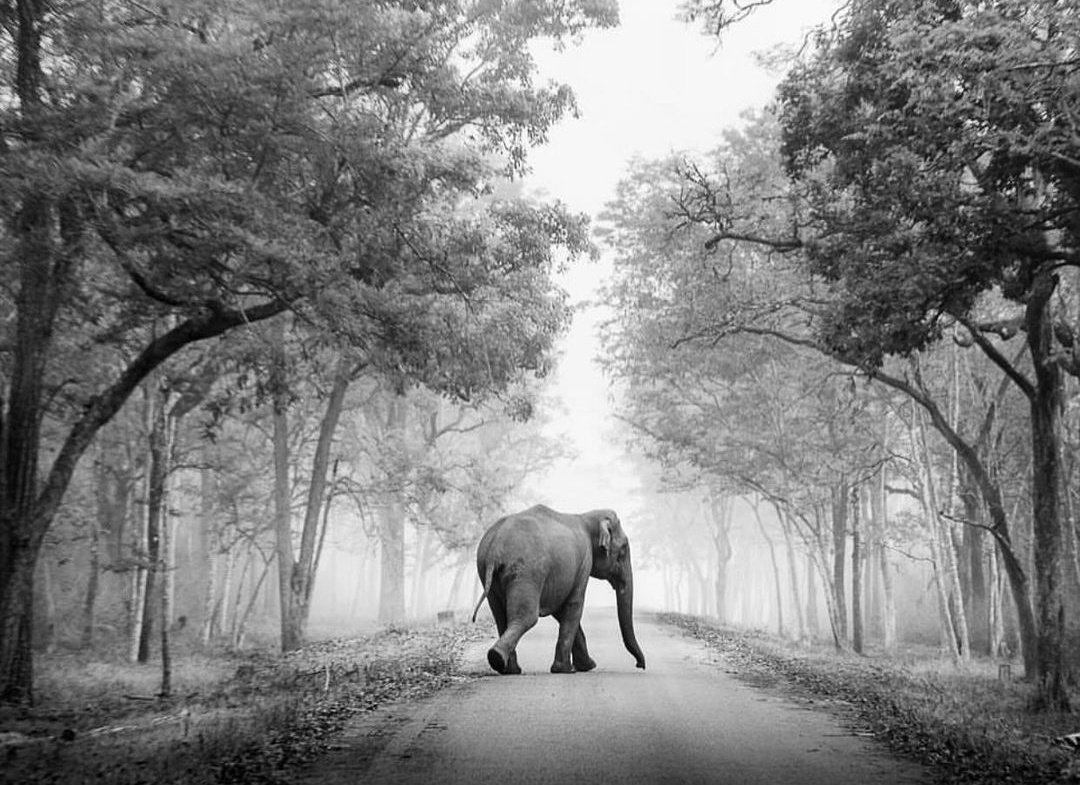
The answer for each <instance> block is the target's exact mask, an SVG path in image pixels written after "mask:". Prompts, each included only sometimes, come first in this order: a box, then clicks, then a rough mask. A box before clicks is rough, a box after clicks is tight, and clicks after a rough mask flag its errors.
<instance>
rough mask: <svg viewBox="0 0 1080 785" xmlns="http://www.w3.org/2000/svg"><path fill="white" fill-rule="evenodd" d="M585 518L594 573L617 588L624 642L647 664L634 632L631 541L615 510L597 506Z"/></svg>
mask: <svg viewBox="0 0 1080 785" xmlns="http://www.w3.org/2000/svg"><path fill="white" fill-rule="evenodd" d="M586 518H587V520H588V527H587V528H588V529H589V533H590V537H591V538H592V549H593V566H592V572H591V575H592V577H594V578H600V579H601V580H605V581H607V582H608V583H610V584H611V586H612V588H613V589H615V605H616V608H617V609H618V614H619V630H620V631H621V632H622V639H623V645H624V646H626V650H627V651H628V652H630V654H632V655H633V657H634V659H635V660H637V666H638V667H639V668H644V667H645V655H644V654H642V653H641V647H640V646H638V642H637V638H636V637H635V635H634V570H633V567H632V566H631V564H630V541H629V540H628V539H627V538H626V532H624V531H623V528H622V524H620V523H619V516H617V515H616V514H615V513H614V511H612V510H597V511H595V512H592V513H588V514H587V515H586Z"/></svg>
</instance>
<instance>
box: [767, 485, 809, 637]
mask: <svg viewBox="0 0 1080 785" xmlns="http://www.w3.org/2000/svg"><path fill="white" fill-rule="evenodd" d="M775 509H776V516H777V520H779V521H780V529H781V531H783V533H784V548H785V553H786V555H787V562H788V582H789V583H790V584H791V605H792V607H793V608H794V609H795V632H796V636H797V640H800V641H802V640H805V639H806V636H807V632H806V620H805V609H804V608H803V601H802V594H801V592H800V591H799V569H798V565H797V564H796V559H795V543H794V542H793V538H792V536H791V523H790V522H789V521H788V519H787V516H786V515H784V512H783V510H781V508H780V506H779V505H776V506H775Z"/></svg>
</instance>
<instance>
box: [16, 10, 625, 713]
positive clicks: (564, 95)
mask: <svg viewBox="0 0 1080 785" xmlns="http://www.w3.org/2000/svg"><path fill="white" fill-rule="evenodd" d="M0 14H2V21H3V31H4V35H5V36H6V37H7V38H8V39H9V41H10V45H11V51H13V52H14V57H13V58H11V59H10V60H7V61H5V68H6V70H5V73H4V74H3V75H2V77H0V78H2V79H3V82H4V89H5V90H6V91H7V94H8V95H11V96H12V100H11V101H10V102H8V103H7V104H5V109H4V112H3V114H4V122H3V127H4V136H3V140H2V144H0V156H2V164H0V179H2V185H0V192H2V193H3V197H2V198H0V212H2V214H3V217H4V229H3V230H2V231H3V236H4V238H5V239H6V240H7V241H8V242H6V243H5V247H6V248H7V249H8V250H7V251H6V253H7V259H6V260H5V263H4V265H3V269H4V270H5V277H4V289H3V297H4V299H5V301H6V304H7V305H8V306H9V311H10V312H11V313H12V314H13V319H12V320H10V321H9V322H6V323H5V328H4V329H5V330H6V331H9V332H8V334H7V335H5V341H4V343H5V344H6V345H9V346H11V351H10V352H9V353H8V354H6V355H5V358H4V379H5V390H4V393H3V398H4V403H5V411H4V413H3V419H2V422H0V700H4V701H28V700H30V699H31V698H32V660H31V651H30V635H31V627H32V613H31V608H32V601H31V600H32V592H33V573H34V565H35V563H36V561H37V557H38V554H39V552H40V549H41V544H42V541H43V538H44V535H45V533H46V532H47V531H48V529H49V526H50V523H51V521H52V520H53V518H54V516H55V514H56V510H57V508H58V506H59V504H60V502H61V499H62V498H63V495H64V492H65V490H66V488H67V487H68V485H69V483H70V481H71V478H72V475H73V472H74V470H75V466H76V464H77V463H78V461H79V459H80V457H81V456H82V455H83V453H84V452H85V451H86V450H87V448H88V446H89V445H90V443H91V442H92V441H93V439H94V436H95V434H96V433H97V432H98V431H99V430H100V429H101V427H102V426H103V425H104V424H105V423H107V422H108V421H109V420H110V419H111V418H112V417H113V416H114V415H115V414H116V413H117V412H118V411H119V410H120V408H121V407H122V406H123V405H124V402H125V401H126V400H127V398H128V396H129V395H130V394H131V392H132V391H133V390H134V389H135V388H136V387H137V386H138V385H139V384H140V383H141V382H142V381H143V380H144V379H145V378H146V377H147V376H148V375H149V374H150V373H151V372H152V371H153V370H154V369H155V368H156V367H158V366H160V365H161V364H162V363H163V362H165V361H166V360H168V359H169V358H170V357H172V356H174V355H176V354H177V353H179V352H181V351H182V350H184V349H185V347H187V346H189V345H191V344H193V343H195V342H197V341H205V340H209V339H213V338H217V337H219V336H223V335H226V334H228V333H229V332H230V331H233V330H237V329H248V328H249V327H250V326H251V325H254V324H256V323H258V322H260V321H262V320H265V319H269V318H271V317H273V316H275V315H278V314H281V313H283V312H285V311H287V310H291V311H294V312H296V313H297V314H298V315H299V316H300V317H301V318H304V319H306V320H309V321H310V323H312V324H313V325H314V326H317V327H319V328H321V329H328V330H331V331H333V332H335V333H337V334H338V335H340V336H342V337H343V339H344V340H345V341H346V342H347V343H351V344H353V345H357V346H369V345H371V343H372V340H373V339H375V338H378V339H379V340H381V341H382V342H383V345H392V346H395V347H396V349H397V350H398V351H397V352H396V354H397V356H399V357H401V358H404V360H405V365H404V368H405V369H406V370H409V371H411V372H413V373H414V374H415V375H417V376H422V377H425V378H426V379H437V380H438V381H439V382H440V383H441V384H442V385H443V386H444V387H445V388H447V389H453V390H454V391H455V392H456V393H462V394H468V393H470V392H471V391H474V390H476V389H478V386H479V385H481V384H484V385H487V384H494V385H496V386H497V385H498V384H499V383H502V382H505V381H506V379H507V378H508V377H511V376H513V375H515V374H516V373H517V372H518V371H519V369H520V368H521V367H522V363H523V362H524V363H525V364H526V365H529V364H530V363H531V364H532V365H533V366H534V367H540V366H542V365H543V359H542V358H543V355H544V354H545V352H546V350H547V348H548V347H549V345H550V338H551V335H553V333H554V332H555V331H557V329H558V327H559V325H560V322H561V319H562V318H563V316H562V314H563V311H562V310H561V308H560V306H559V298H558V297H557V296H555V295H554V294H553V293H552V296H549V297H547V298H544V299H543V300H542V302H540V303H538V304H537V305H536V308H537V310H536V311H534V313H537V312H543V313H544V314H545V318H544V320H543V324H538V323H536V322H530V323H529V324H530V327H534V328H536V332H534V333H531V334H530V335H529V338H528V340H527V341H525V345H524V346H520V345H519V347H518V348H519V349H521V352H520V353H518V354H515V355H513V356H507V357H506V358H505V362H504V363H503V364H497V363H493V365H492V372H491V374H490V375H485V376H481V375H479V374H477V372H476V371H475V370H473V371H471V372H466V373H465V377H466V378H464V379H462V378H460V375H459V374H458V373H457V372H458V371H462V370H464V369H465V368H466V367H470V368H471V367H472V366H469V364H468V363H464V362H463V363H460V364H458V365H454V364H451V366H450V367H449V368H443V369H441V370H440V369H439V367H438V366H439V364H440V363H443V362H446V361H452V360H454V359H456V357H455V356H454V355H453V354H452V353H451V354H449V355H448V353H447V352H446V350H445V344H439V345H440V346H442V347H444V348H442V349H439V350H436V349H434V348H433V347H431V346H430V344H428V343H425V339H430V338H431V337H432V336H433V334H434V332H435V331H436V330H444V331H447V332H449V331H451V330H452V329H453V328H457V329H458V331H459V334H462V335H468V336H470V340H468V341H467V342H465V343H463V344H462V345H461V354H464V355H465V357H466V358H468V359H469V360H470V361H471V360H474V359H477V358H480V357H482V356H483V354H484V350H483V349H482V348H481V346H480V344H481V343H482V342H481V341H480V340H479V339H478V337H477V335H476V333H475V331H470V330H468V329H466V328H467V327H469V326H475V325H476V324H477V323H478V322H479V323H481V324H483V323H484V319H482V318H481V319H478V318H477V317H476V314H478V313H484V312H485V308H486V307H487V306H488V305H490V304H491V303H492V302H494V303H496V304H497V305H499V306H500V307H501V308H502V309H503V310H505V309H506V307H507V306H508V303H509V302H510V301H508V300H506V299H503V298H501V297H494V298H492V299H490V300H489V299H487V295H488V294H489V292H491V290H492V287H493V285H495V284H496V282H498V281H506V280H510V279H518V280H521V279H526V280H531V281H533V282H534V283H535V284H536V286H537V287H542V286H543V285H544V284H543V282H544V281H545V280H548V279H547V275H548V273H549V267H545V266H544V265H543V264H540V265H539V266H538V265H537V262H538V260H537V257H536V256H535V255H528V256H525V257H518V256H514V253H513V252H514V251H515V250H516V249H517V248H519V247H520V246H521V244H522V243H527V244H531V243H534V242H536V241H540V240H542V241H543V242H547V243H555V244H558V245H567V244H573V242H575V241H576V239H577V238H578V237H580V233H581V228H580V222H579V221H576V220H575V219H574V218H573V217H571V216H568V215H566V213H565V211H563V210H560V209H559V208H532V207H529V206H524V205H507V206H505V207H503V208H501V209H500V210H498V211H493V212H495V213H497V214H498V217H497V218H496V220H502V221H503V225H511V226H512V228H513V234H512V235H508V236H506V237H503V238H501V241H502V245H501V246H500V247H499V248H498V249H493V248H487V249H486V250H485V251H484V252H480V253H474V252H473V251H474V246H473V244H472V243H474V242H475V240H476V239H477V238H478V234H477V233H478V232H480V231H482V229H481V226H483V224H482V223H477V222H472V223H470V222H468V221H460V220H458V219H457V217H453V219H452V220H451V212H450V205H451V203H452V201H453V195H454V194H457V195H458V196H459V198H460V199H465V200H467V199H468V198H469V197H470V196H471V195H473V194H476V193H479V192H481V191H483V189H484V188H485V187H486V184H487V183H488V182H490V181H491V180H492V178H493V177H494V175H495V171H494V169H493V165H492V164H489V163H486V162H488V161H491V160H492V158H491V154H496V155H501V156H503V159H502V160H505V161H508V162H509V164H508V166H509V167H510V168H511V169H513V170H515V171H516V170H520V167H521V166H522V165H523V162H524V156H525V150H526V149H527V147H528V145H529V144H532V143H535V142H537V141H541V140H542V139H543V137H544V134H545V133H546V130H547V129H548V128H549V127H550V125H551V124H552V123H553V122H555V121H556V120H557V119H558V118H559V117H560V116H561V115H562V114H563V113H564V112H566V111H567V110H568V109H569V108H570V107H571V106H572V95H571V93H570V92H569V90H568V89H567V88H565V87H560V86H548V87H541V88H536V87H534V86H533V85H532V84H531V81H530V75H531V72H532V61H531V59H530V57H529V54H528V47H527V45H526V43H527V42H528V41H529V40H531V39H532V38H535V37H538V36H545V35H547V36H552V37H554V38H555V39H556V40H562V39H565V38H567V37H572V36H573V35H575V34H576V33H577V32H578V31H580V30H581V29H583V28H584V27H586V26H588V25H591V24H611V23H613V22H614V20H615V10H614V4H612V3H606V2H600V3H597V2H580V3H578V2H574V3H569V4H566V3H558V4H554V3H506V4H490V3H485V2H475V3H474V2H464V1H463V2H455V3H442V4H437V5H429V4H422V3H413V2H401V3H384V4H361V5H359V6H357V5H355V4H341V3H339V2H336V0H307V1H306V2H303V3H301V4H300V5H297V4H295V3H288V4H279V3H271V4H266V3H262V2H250V1H249V0H235V2H231V3H229V4H228V5H227V6H222V5H221V4H209V3H203V2H201V1H200V0H173V1H172V2H166V3H165V4H159V5H157V6H155V7H154V8H148V7H146V6H144V5H142V4H127V3H111V2H102V3H96V4H91V5H87V4H78V3H53V4H50V5H49V6H48V7H46V6H45V5H44V4H41V3H38V2H35V1H34V0H15V2H14V3H9V4H7V5H5V6H4V8H3V9H0ZM47 52H63V53H64V56H63V57H52V56H46V53H47ZM417 127H422V128H423V131H424V133H423V135H422V136H419V137H413V136H411V135H410V134H409V133H408V132H407V131H408V129H409V128H417ZM179 129H183V132H182V133H181V132H180V131H179ZM440 205H441V206H442V208H441V209H440ZM451 226H453V227H456V228H457V229H460V230H461V231H454V232H453V240H454V243H455V244H454V245H453V247H452V248H451V251H452V252H450V253H446V252H445V251H446V248H445V246H444V245H442V244H441V242H442V241H444V240H446V239H447V231H446V229H447V228H448V227H451ZM470 229H471V231H469V230H470ZM495 291H497V292H498V291H501V290H499V289H498V287H497V286H495ZM549 291H550V289H549ZM440 298H441V299H440ZM451 301H453V303H451ZM421 314H425V315H429V316H430V317H431V320H430V321H427V322H426V325H427V327H426V329H423V330H413V329H411V328H413V327H416V326H418V325H419V324H420V323H421V321H422V320H421V319H420V315H421ZM166 319H169V320H171V325H172V326H170V328H169V329H168V330H166V331H164V332H162V333H160V334H156V335H155V334H154V333H153V331H152V330H151V329H150V328H151V325H152V324H155V323H158V324H160V323H163V322H164V320H166ZM447 328H451V329H447ZM522 337H523V336H522V335H521V334H520V333H516V334H515V335H514V338H515V339H520V338H522ZM526 356H528V357H529V358H530V359H529V360H528V361H524V360H523V358H524V357H526ZM80 365H83V366H87V365H89V366H92V367H93V368H95V369H96V370H95V372H93V373H88V374H86V375H85V376H80V377H78V378H71V377H70V376H69V374H68V370H69V369H70V368H75V367H79V366H80ZM46 461H48V462H49V463H48V466H45V462H46Z"/></svg>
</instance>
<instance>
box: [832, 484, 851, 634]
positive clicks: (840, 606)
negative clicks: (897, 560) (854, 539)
mask: <svg viewBox="0 0 1080 785" xmlns="http://www.w3.org/2000/svg"><path fill="white" fill-rule="evenodd" d="M848 493H849V486H848V484H847V480H845V479H843V478H841V480H840V482H839V483H838V485H837V486H835V487H834V488H833V494H832V496H833V503H832V544H833V551H832V555H833V566H832V584H831V586H830V589H831V593H832V595H833V606H834V607H835V609H836V610H835V613H834V614H833V615H834V616H835V621H834V624H835V626H836V628H837V630H836V633H837V637H838V638H840V640H842V641H844V644H843V648H846V647H847V636H848V616H847V598H846V596H845V594H844V586H845V585H846V581H845V580H844V578H845V575H844V573H845V569H846V565H845V563H846V561H847V535H848V531H847V529H848V527H847V522H848Z"/></svg>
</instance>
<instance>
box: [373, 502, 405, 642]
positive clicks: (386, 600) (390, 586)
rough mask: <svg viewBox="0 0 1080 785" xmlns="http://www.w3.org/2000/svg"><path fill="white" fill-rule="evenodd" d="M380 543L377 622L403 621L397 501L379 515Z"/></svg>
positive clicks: (401, 521) (401, 523)
mask: <svg viewBox="0 0 1080 785" xmlns="http://www.w3.org/2000/svg"><path fill="white" fill-rule="evenodd" d="M380 520H381V526H380V533H379V541H380V544H381V559H380V571H379V621H381V622H397V621H401V620H402V619H404V618H405V509H404V507H403V506H402V504H401V502H400V501H398V500H397V499H393V500H391V501H390V502H389V503H388V504H387V505H386V507H385V508H384V509H383V511H382V516H381V519H380Z"/></svg>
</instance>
